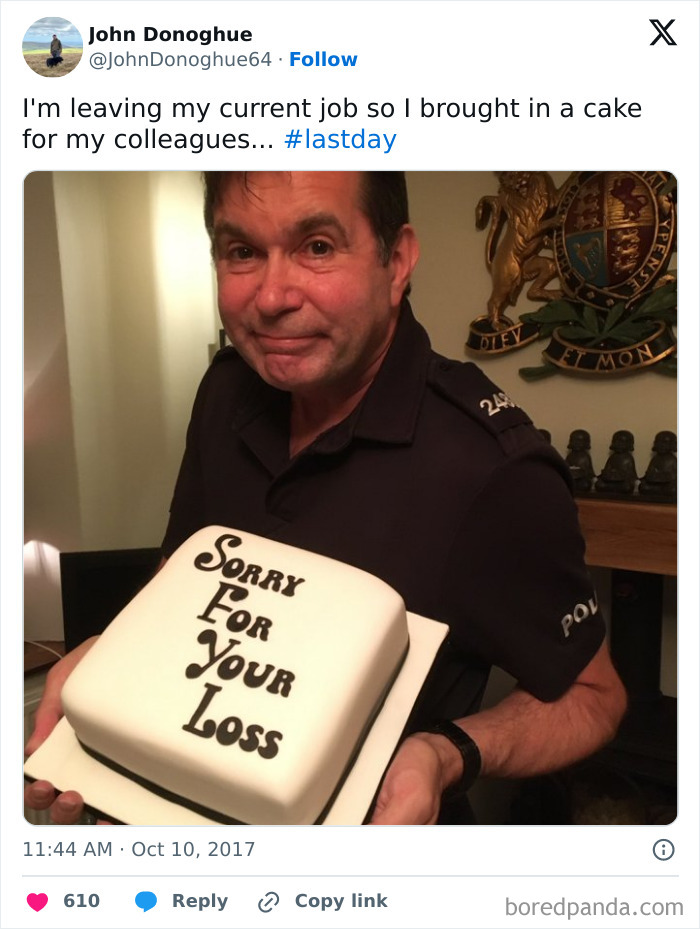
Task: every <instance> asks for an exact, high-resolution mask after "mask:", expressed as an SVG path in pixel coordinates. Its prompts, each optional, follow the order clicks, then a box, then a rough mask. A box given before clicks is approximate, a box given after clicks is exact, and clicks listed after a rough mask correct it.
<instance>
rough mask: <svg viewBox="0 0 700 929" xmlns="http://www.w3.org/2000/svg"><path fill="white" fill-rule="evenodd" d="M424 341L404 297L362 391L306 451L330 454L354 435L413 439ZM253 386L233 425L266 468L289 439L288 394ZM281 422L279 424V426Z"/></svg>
mask: <svg viewBox="0 0 700 929" xmlns="http://www.w3.org/2000/svg"><path fill="white" fill-rule="evenodd" d="M430 351H431V350H430V341H429V339H428V335H427V333H426V331H425V330H424V329H423V327H422V326H421V325H420V324H419V323H418V322H417V321H416V319H415V317H414V316H413V311H412V310H411V306H410V304H409V302H408V301H407V300H404V302H403V305H402V307H401V312H400V314H399V319H398V322H397V325H396V332H395V333H394V338H393V340H392V342H391V345H390V346H389V350H388V352H387V354H386V357H385V358H384V361H383V362H382V366H381V367H380V369H379V371H378V372H377V374H376V376H375V378H374V380H373V381H372V384H371V385H370V387H369V389H368V390H367V393H366V394H365V396H364V397H363V398H362V401H361V402H360V403H359V404H358V406H357V407H356V408H355V409H354V410H353V411H352V413H350V415H349V416H348V417H346V418H345V419H344V420H343V421H342V422H340V423H338V424H337V425H336V426H333V428H331V429H329V430H328V431H327V432H325V433H323V435H321V436H319V437H318V439H316V441H315V442H314V443H313V444H312V445H311V446H310V447H309V449H308V450H307V451H308V452H312V453H320V454H333V453H335V452H339V451H341V450H342V449H344V448H345V447H346V446H347V445H349V444H350V442H351V441H352V440H353V439H355V438H359V439H365V440H369V441H373V442H381V443H383V444H387V445H392V444H393V445H406V444H409V443H410V442H411V441H412V439H413V434H414V431H415V426H416V420H417V418H418V412H419V410H420V405H421V400H422V396H423V391H424V388H425V382H426V376H427V369H428V362H429V359H430ZM256 381H257V382H258V383H257V385H256V386H257V388H258V389H257V390H254V391H252V395H250V394H249V396H248V397H247V402H244V403H243V404H242V406H241V407H239V411H238V415H237V416H236V419H237V424H236V425H237V427H238V430H237V431H239V435H240V436H241V438H242V439H243V440H244V441H245V442H246V444H247V445H248V446H249V448H250V449H251V450H252V451H253V452H254V453H255V454H256V456H257V457H258V458H259V460H261V461H262V462H263V464H265V465H266V466H267V467H268V468H269V470H271V471H272V472H274V471H276V470H277V469H278V468H279V467H280V465H281V464H282V461H281V458H282V456H283V453H284V450H285V449H286V448H287V447H288V442H289V412H288V411H289V400H288V395H287V394H284V393H283V392H281V391H278V390H276V389H274V388H272V387H269V386H268V385H266V384H265V383H264V382H262V381H260V380H259V379H258V378H257V377H256ZM283 423H284V425H283Z"/></svg>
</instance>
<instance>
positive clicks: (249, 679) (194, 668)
mask: <svg viewBox="0 0 700 929" xmlns="http://www.w3.org/2000/svg"><path fill="white" fill-rule="evenodd" d="M197 641H198V642H199V644H200V645H206V646H207V649H208V655H207V661H206V663H205V664H195V663H192V664H190V665H188V666H187V668H186V669H185V677H187V678H189V679H190V680H192V679H193V678H197V677H201V676H202V674H204V672H205V671H208V670H209V668H213V667H214V665H216V666H217V668H216V673H217V675H218V677H219V679H220V680H222V681H232V680H233V679H234V678H235V677H238V675H239V674H240V673H241V672H242V671H243V669H244V668H245V673H244V674H243V684H244V685H245V686H246V687H251V688H255V687H262V686H263V684H265V683H266V682H267V681H268V679H269V678H270V675H271V674H272V672H273V671H275V670H276V672H277V673H276V674H275V676H274V678H273V679H272V681H271V682H270V686H269V687H267V688H266V689H267V691H268V693H271V694H279V695H280V696H281V697H288V696H289V692H290V691H291V689H292V682H293V680H294V675H293V674H292V672H291V671H285V669H284V668H277V669H275V666H274V665H272V664H266V665H265V667H264V668H263V670H262V671H261V670H260V662H259V661H250V662H248V661H247V659H246V658H244V656H243V655H241V654H238V653H236V654H235V655H231V654H229V653H230V652H231V649H233V648H235V647H236V645H240V644H241V643H240V641H239V640H238V639H229V640H228V645H227V646H226V648H224V649H222V651H220V652H218V654H217V651H216V648H217V642H218V636H217V634H216V632H215V631H214V630H213V629H203V630H202V631H201V632H200V633H199V635H198V636H197ZM246 665H247V666H246Z"/></svg>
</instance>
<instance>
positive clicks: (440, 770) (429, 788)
mask: <svg viewBox="0 0 700 929" xmlns="http://www.w3.org/2000/svg"><path fill="white" fill-rule="evenodd" d="M461 768H462V759H461V757H460V755H459V752H458V751H457V749H456V748H455V747H454V746H453V745H452V743H451V742H450V741H449V740H448V739H446V738H444V736H441V735H435V734H432V733H428V732H417V733H416V734H415V735H412V736H410V737H409V738H408V739H406V741H405V742H404V743H403V744H402V745H401V747H400V748H399V750H398V752H397V753H396V756H395V758H394V760H393V761H392V763H391V764H390V765H389V768H388V770H387V772H386V775H385V776H384V781H383V782H382V787H381V790H380V791H379V796H378V797H377V804H376V806H375V808H374V814H373V816H372V825H374V826H379V825H382V826H386V825H398V824H404V825H414V826H422V825H432V824H433V823H435V822H436V820H437V817H438V813H439V812H440V800H441V797H442V792H443V791H444V790H445V788H446V787H447V786H449V784H451V783H452V782H453V781H455V780H457V779H458V778H459V776H460V773H461Z"/></svg>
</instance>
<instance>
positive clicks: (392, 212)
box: [202, 171, 409, 265]
mask: <svg viewBox="0 0 700 929" xmlns="http://www.w3.org/2000/svg"><path fill="white" fill-rule="evenodd" d="M234 175H238V176H240V177H242V178H243V183H244V184H246V185H247V172H245V171H204V172H203V174H202V178H203V180H204V223H205V225H206V227H207V232H208V233H209V238H210V239H211V243H212V251H213V248H214V210H215V209H216V207H217V205H218V204H219V201H220V199H221V196H222V193H223V188H224V185H225V183H226V180H227V179H228V178H229V177H230V176H234ZM360 209H361V210H362V212H363V213H364V215H365V216H366V217H367V219H368V220H369V224H370V226H371V227H372V232H373V233H374V235H375V237H376V239H377V246H378V249H379V258H380V261H381V262H382V264H383V265H386V264H388V262H389V258H390V257H391V252H392V249H393V247H394V244H395V243H396V239H397V238H398V235H399V231H400V230H401V227H402V226H403V225H405V224H406V223H407V222H408V221H409V220H408V194H407V192H406V177H405V175H404V173H403V171H363V172H362V174H361V182H360Z"/></svg>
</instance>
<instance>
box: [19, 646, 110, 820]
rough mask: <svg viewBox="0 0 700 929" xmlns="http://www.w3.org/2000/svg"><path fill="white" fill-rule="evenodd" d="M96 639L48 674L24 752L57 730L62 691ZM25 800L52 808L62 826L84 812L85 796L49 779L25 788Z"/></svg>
mask: <svg viewBox="0 0 700 929" xmlns="http://www.w3.org/2000/svg"><path fill="white" fill-rule="evenodd" d="M96 641H97V636H94V637H93V638H91V639H87V640H86V641H85V642H83V643H82V644H81V645H79V646H78V647H77V648H74V649H73V651H72V652H69V653H68V654H67V655H66V656H65V657H64V658H62V659H61V660H60V661H59V662H57V663H56V664H55V665H54V666H53V668H51V670H50V671H49V673H48V675H47V676H46V687H45V689H44V694H43V696H42V698H41V702H40V703H39V706H38V708H37V711H36V719H35V723H34V732H33V733H32V735H31V736H30V738H29V741H28V742H27V745H26V747H25V750H24V753H25V755H26V756H29V755H31V754H32V753H33V752H35V751H36V750H37V748H39V746H40V745H41V744H42V742H44V741H45V740H46V739H47V738H48V737H49V735H51V733H52V732H53V730H54V727H55V726H56V723H57V722H58V721H59V719H60V718H61V716H62V715H63V709H62V707H61V691H62V689H63V685H64V684H65V682H66V681H67V680H68V677H69V676H70V674H71V673H72V672H73V670H74V669H75V667H76V665H77V664H78V662H79V661H80V660H81V659H82V658H83V657H84V656H85V655H86V653H87V652H88V651H89V650H90V648H92V646H93V645H94V644H95V642H96ZM24 802H25V803H26V805H27V806H28V807H29V808H30V809H33V810H50V811H51V820H52V822H54V823H56V825H59V826H70V825H73V824H75V823H77V822H78V820H79V819H80V817H81V816H82V815H83V798H82V797H81V796H80V794H79V793H76V791H74V790H67V791H65V792H64V793H61V794H57V793H56V791H55V790H54V787H53V785H52V784H50V783H49V782H48V781H35V782H34V783H33V784H29V785H28V786H27V787H26V788H25V791H24Z"/></svg>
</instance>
